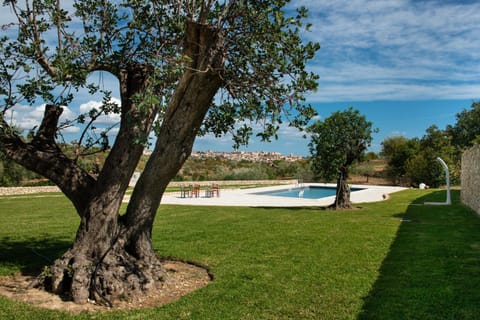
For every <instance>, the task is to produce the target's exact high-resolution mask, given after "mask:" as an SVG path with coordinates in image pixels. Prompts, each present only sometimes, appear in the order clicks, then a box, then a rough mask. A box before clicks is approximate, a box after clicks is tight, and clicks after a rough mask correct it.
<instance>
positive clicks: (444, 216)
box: [0, 190, 480, 319]
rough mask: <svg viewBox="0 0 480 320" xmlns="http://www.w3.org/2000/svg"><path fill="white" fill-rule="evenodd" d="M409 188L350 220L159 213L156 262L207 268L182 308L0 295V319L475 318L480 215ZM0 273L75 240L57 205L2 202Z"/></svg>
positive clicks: (278, 213)
mask: <svg viewBox="0 0 480 320" xmlns="http://www.w3.org/2000/svg"><path fill="white" fill-rule="evenodd" d="M458 197H459V192H458V191H455V192H454V193H453V201H454V205H452V206H424V205H423V202H424V201H443V200H444V198H445V192H444V191H442V192H441V191H438V190H407V191H403V192H400V193H396V194H394V195H392V197H391V198H390V199H389V200H387V201H384V202H379V203H372V204H362V205H361V208H360V209H357V210H351V211H329V210H324V209H320V208H300V209H299V208H295V209H288V208H248V207H247V208H241V207H233V208H232V207H192V206H167V205H165V206H162V207H161V208H160V210H159V213H158V215H157V218H156V221H155V226H154V231H153V242H154V246H155V248H156V250H158V253H159V255H162V256H170V257H175V258H180V259H184V260H190V261H195V262H197V263H201V264H203V265H206V266H208V267H209V269H210V272H211V273H212V274H213V275H214V277H215V279H214V281H213V282H212V283H211V284H209V285H208V286H207V287H205V288H203V289H201V290H198V291H196V292H194V293H192V294H190V295H188V296H186V297H183V298H182V299H180V300H178V301H177V302H174V303H171V304H169V305H166V306H163V307H159V308H152V309H143V310H136V311H128V312H127V311H112V312H105V313H96V314H80V315H69V314H65V313H62V312H57V311H48V310H42V309H37V308H34V307H31V306H29V305H27V304H23V303H20V302H13V301H10V300H8V299H5V298H0V319H478V317H479V315H480V303H479V301H480V218H479V217H478V216H477V215H475V214H474V213H473V212H472V211H471V210H469V209H466V208H465V207H463V206H461V205H460V204H459V200H458ZM0 225H1V228H0V274H11V273H14V272H19V271H21V272H30V271H32V270H39V269H41V268H42V266H43V265H45V264H48V260H50V259H54V258H55V257H57V256H59V255H61V254H62V252H63V251H64V250H66V249H67V248H68V246H69V244H70V242H71V241H72V240H73V237H74V235H75V230H76V227H77V225H78V218H77V217H76V215H75V214H74V213H73V207H72V206H71V205H70V204H69V202H68V200H66V199H65V198H63V197H58V196H57V197H48V196H47V197H38V198H37V197H33V196H23V197H0Z"/></svg>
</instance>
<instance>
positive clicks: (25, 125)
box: [5, 104, 80, 133]
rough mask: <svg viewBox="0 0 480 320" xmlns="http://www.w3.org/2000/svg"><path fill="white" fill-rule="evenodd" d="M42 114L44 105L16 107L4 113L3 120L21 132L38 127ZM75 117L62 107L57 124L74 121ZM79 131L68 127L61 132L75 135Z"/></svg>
mask: <svg viewBox="0 0 480 320" xmlns="http://www.w3.org/2000/svg"><path fill="white" fill-rule="evenodd" d="M44 112H45V104H42V105H39V106H26V105H18V106H15V107H14V108H12V109H9V110H8V111H7V112H6V115H5V119H6V120H7V122H8V123H9V124H11V125H14V126H16V127H18V128H20V129H22V130H31V129H33V128H35V127H37V128H38V127H39V126H40V124H41V122H42V119H43V115H44ZM76 117H77V115H76V114H75V112H73V111H72V110H70V109H69V108H68V107H65V106H64V107H63V112H62V115H61V116H60V119H59V124H62V123H63V122H65V121H72V120H75V118H76ZM79 131H80V128H78V127H76V126H70V127H67V128H64V129H63V130H62V132H64V133H76V132H79Z"/></svg>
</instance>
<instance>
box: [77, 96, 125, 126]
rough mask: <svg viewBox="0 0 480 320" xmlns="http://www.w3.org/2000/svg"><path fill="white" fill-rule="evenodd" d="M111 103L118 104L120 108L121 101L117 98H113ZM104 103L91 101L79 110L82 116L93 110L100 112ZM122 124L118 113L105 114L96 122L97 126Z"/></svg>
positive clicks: (82, 105)
mask: <svg viewBox="0 0 480 320" xmlns="http://www.w3.org/2000/svg"><path fill="white" fill-rule="evenodd" d="M110 102H111V103H116V104H117V105H118V106H120V100H119V99H117V98H112V99H111V101H110ZM101 106H102V102H100V101H89V102H86V103H83V104H81V105H80V107H79V110H80V113H81V114H84V113H88V112H90V111H91V110H92V109H96V110H97V111H99V110H100V108H101ZM119 122H120V115H119V114H117V113H109V114H107V115H105V114H103V115H101V116H100V117H98V119H97V120H96V121H95V123H96V124H101V125H114V124H117V123H119Z"/></svg>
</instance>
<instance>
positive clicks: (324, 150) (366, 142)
mask: <svg viewBox="0 0 480 320" xmlns="http://www.w3.org/2000/svg"><path fill="white" fill-rule="evenodd" d="M309 131H310V133H311V142H310V143H309V148H310V153H311V155H312V171H313V172H314V173H315V174H316V176H317V177H319V178H322V179H324V180H326V181H331V180H332V179H335V178H336V180H337V191H336V197H335V202H334V203H333V204H332V206H331V207H332V208H335V209H340V208H351V206H352V205H351V202H350V188H349V187H348V184H347V179H348V173H349V167H350V166H351V165H352V164H353V163H354V162H355V161H357V160H360V159H361V158H362V156H363V155H364V152H365V150H366V149H367V148H368V147H369V146H370V143H371V141H372V132H374V131H376V129H372V123H371V122H369V121H367V120H366V118H365V116H363V115H361V114H360V112H359V111H358V110H355V109H353V108H352V107H350V108H348V109H347V110H345V111H337V112H334V113H332V115H331V116H329V117H328V118H325V120H324V121H320V120H319V121H317V122H315V123H314V124H313V125H311V126H310V127H309Z"/></svg>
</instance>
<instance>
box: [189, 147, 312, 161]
mask: <svg viewBox="0 0 480 320" xmlns="http://www.w3.org/2000/svg"><path fill="white" fill-rule="evenodd" d="M191 157H192V158H193V159H207V158H220V159H226V160H233V161H240V160H247V161H253V162H272V161H275V160H285V161H297V160H301V159H303V157H300V156H294V155H292V154H291V155H288V156H286V155H283V154H281V153H280V152H263V151H260V152H247V151H234V152H217V151H210V150H207V151H193V152H192V155H191Z"/></svg>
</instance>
